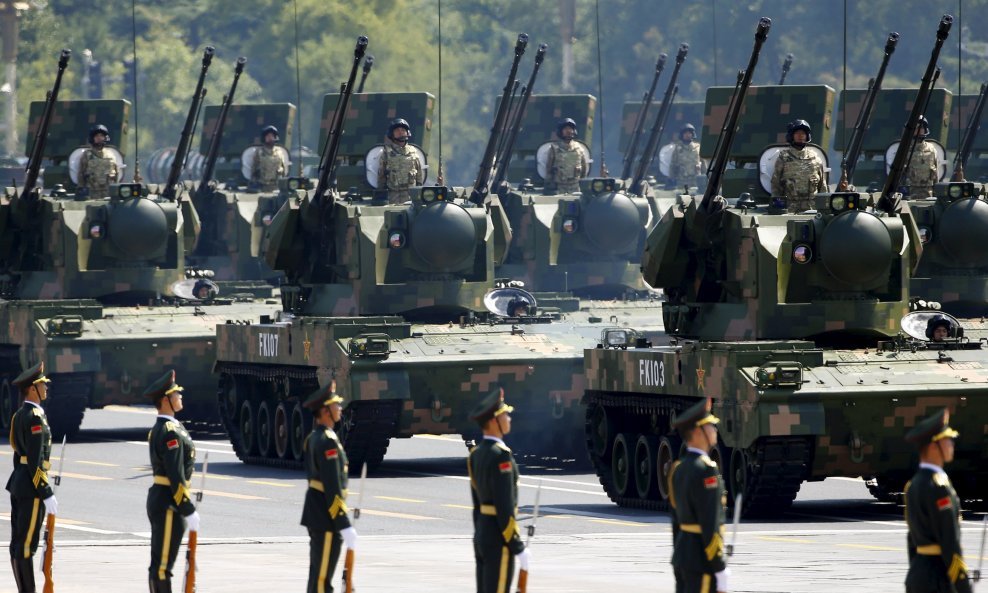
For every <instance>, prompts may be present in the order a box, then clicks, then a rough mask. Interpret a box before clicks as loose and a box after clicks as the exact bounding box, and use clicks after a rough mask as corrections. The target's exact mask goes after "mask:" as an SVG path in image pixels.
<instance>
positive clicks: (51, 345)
mask: <svg viewBox="0 0 988 593" xmlns="http://www.w3.org/2000/svg"><path fill="white" fill-rule="evenodd" d="M212 55H213V52H212V48H208V49H207V50H206V52H205V53H204V57H203V65H202V70H201V75H200V80H199V88H197V90H196V95H195V96H196V97H200V96H201V95H200V93H201V87H202V83H203V80H204V78H205V75H206V70H207V69H208V66H209V63H210V61H211V59H212ZM68 59H69V53H68V52H67V51H66V52H63V55H62V57H61V59H60V61H59V73H58V76H57V78H56V81H55V84H54V86H53V88H52V91H51V92H50V93H49V96H48V99H47V100H46V102H45V103H44V104H43V105H39V106H36V107H35V108H34V109H32V113H33V114H34V115H35V116H36V117H32V120H31V130H32V131H33V132H34V133H33V134H31V135H30V137H31V140H30V141H29V145H28V152H29V154H30V155H31V158H30V164H29V167H28V174H27V183H26V184H25V185H24V187H23V188H22V189H21V190H20V191H18V190H17V189H16V188H8V189H7V190H6V192H5V195H4V197H3V199H2V201H0V236H2V237H3V240H2V242H0V278H2V295H0V296H2V298H3V299H4V300H2V301H0V322H2V323H3V324H4V327H6V328H8V331H7V332H6V333H5V334H4V338H3V340H2V341H0V352H2V354H0V377H2V378H0V408H2V410H0V411H2V414H0V418H2V421H3V422H4V423H8V422H9V419H10V415H11V413H12V410H13V409H15V407H16V404H17V401H16V394H15V393H14V391H13V390H12V388H11V385H10V380H11V379H12V378H13V377H15V376H16V375H17V374H19V373H20V371H21V369H22V368H24V367H26V366H29V365H31V364H34V363H35V362H37V361H39V360H43V361H45V370H46V372H47V374H48V376H49V377H51V378H52V381H53V382H52V387H51V389H50V391H49V399H48V418H49V421H50V423H51V426H52V430H53V432H54V433H55V434H67V435H70V436H71V435H73V434H75V432H76V431H78V429H79V426H80V424H81V422H82V417H83V414H84V412H85V409H86V408H100V407H103V406H106V405H110V404H124V405H127V404H135V403H146V402H144V400H143V399H142V398H141V392H142V391H143V389H144V387H145V386H146V385H148V384H149V382H151V381H153V380H155V379H156V378H157V377H158V376H159V375H160V373H161V371H162V369H164V368H169V367H171V368H177V369H179V370H180V371H181V374H182V382H183V384H184V385H185V386H186V388H187V390H188V391H187V394H186V402H185V403H186V411H185V412H184V413H183V415H184V416H185V417H187V418H191V419H194V420H203V419H211V418H215V416H216V412H215V410H216V408H215V400H214V398H212V397H209V396H207V397H202V396H203V394H207V393H210V394H211V392H212V389H209V388H207V387H206V386H207V385H215V383H214V381H213V380H212V377H211V368H210V364H211V360H212V352H213V347H214V343H215V342H214V336H215V325H216V324H217V323H221V322H224V321H226V320H228V319H243V318H245V317H248V316H249V317H253V316H256V315H257V314H258V312H263V311H272V312H273V310H274V309H275V305H274V304H272V305H263V304H248V303H241V302H233V301H231V300H230V299H227V298H225V296H224V295H219V296H218V297H216V298H212V299H208V298H207V299H205V300H203V299H199V298H196V295H195V294H194V293H196V292H198V293H200V295H203V294H208V293H209V292H210V290H209V286H208V284H206V286H205V287H206V290H205V291H203V290H201V288H202V287H201V286H199V285H200V284H201V283H204V282H205V279H202V278H187V274H186V267H185V261H184V259H185V256H186V254H188V253H189V252H191V251H192V249H193V247H194V245H195V242H196V239H197V237H198V234H199V218H198V215H197V214H196V211H195V208H194V207H193V205H192V203H191V202H190V201H189V200H187V199H183V198H182V196H181V195H174V194H172V195H174V197H169V192H167V191H165V190H166V189H167V188H162V187H151V186H145V185H142V184H140V183H116V184H112V185H110V186H109V196H108V197H105V198H104V197H102V196H95V195H87V194H86V193H85V192H80V191H77V189H76V186H75V184H74V183H73V182H72V179H71V178H72V176H73V165H72V162H73V161H72V157H71V154H72V152H73V149H74V148H75V147H76V145H77V144H78V141H77V140H76V138H77V136H74V135H73V134H79V133H80V130H85V129H86V128H87V127H88V125H89V123H90V122H92V121H102V122H107V123H109V124H111V125H119V127H118V128H116V129H117V130H120V134H121V138H122V139H125V138H126V136H125V131H126V127H125V126H124V122H126V120H127V109H128V105H129V104H128V103H127V102H125V101H97V102H88V101H58V99H57V97H58V90H59V87H60V84H61V78H62V72H63V71H64V69H65V66H66V64H67V62H68ZM196 108H197V103H196V101H193V104H192V107H191V109H192V110H195V109H196ZM95 117H99V118H105V119H98V120H94V119H93V118H95ZM185 131H186V132H188V130H185ZM121 146H123V143H121ZM104 150H105V149H104ZM45 157H49V158H51V159H52V161H53V162H54V164H53V165H51V166H49V168H48V171H47V172H46V175H47V177H48V179H49V181H53V180H54V182H55V186H54V187H53V189H52V190H51V191H49V192H47V193H46V192H44V191H42V189H41V188H40V186H38V185H37V180H38V177H39V174H40V170H41V165H42V162H43V159H44V158H45ZM59 180H61V182H60V181H59ZM63 182H64V185H63ZM213 296H214V297H215V296H216V295H213Z"/></svg>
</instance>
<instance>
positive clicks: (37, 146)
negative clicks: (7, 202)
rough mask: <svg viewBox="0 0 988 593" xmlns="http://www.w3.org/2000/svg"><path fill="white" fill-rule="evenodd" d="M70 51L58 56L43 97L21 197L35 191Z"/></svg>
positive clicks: (65, 50)
mask: <svg viewBox="0 0 988 593" xmlns="http://www.w3.org/2000/svg"><path fill="white" fill-rule="evenodd" d="M71 57H72V51H71V50H68V49H63V50H62V53H61V55H60V56H59V57H58V74H56V75H55V84H54V85H52V87H51V90H50V91H48V94H47V96H46V97H45V110H44V113H43V114H42V116H41V121H40V122H39V124H38V131H37V133H36V134H35V138H34V147H33V148H32V149H31V156H30V158H29V159H28V162H27V175H26V176H25V178H24V190H23V191H22V192H21V199H27V198H28V197H30V196H31V195H32V194H33V193H34V191H35V187H34V186H35V185H37V183H38V175H40V174H41V161H42V159H44V156H45V141H46V140H47V139H48V126H49V124H51V118H52V114H53V113H54V110H55V101H57V100H58V90H59V89H60V88H61V87H62V75H63V74H65V68H66V66H68V65H69V58H71Z"/></svg>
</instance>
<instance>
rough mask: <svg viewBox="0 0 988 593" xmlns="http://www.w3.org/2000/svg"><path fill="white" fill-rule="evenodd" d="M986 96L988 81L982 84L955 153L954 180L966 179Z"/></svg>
mask: <svg viewBox="0 0 988 593" xmlns="http://www.w3.org/2000/svg"><path fill="white" fill-rule="evenodd" d="M986 97H988V83H984V84H982V85H981V90H980V92H979V93H978V100H977V102H976V103H975V104H974V112H973V113H971V119H969V120H968V122H967V127H966V128H965V129H964V138H963V139H962V140H961V144H960V146H959V147H958V150H957V154H956V155H954V175H953V180H954V181H964V167H966V166H967V159H968V157H969V156H970V155H971V149H972V148H974V139H975V137H977V135H978V130H980V129H981V114H982V113H984V110H985V99H986Z"/></svg>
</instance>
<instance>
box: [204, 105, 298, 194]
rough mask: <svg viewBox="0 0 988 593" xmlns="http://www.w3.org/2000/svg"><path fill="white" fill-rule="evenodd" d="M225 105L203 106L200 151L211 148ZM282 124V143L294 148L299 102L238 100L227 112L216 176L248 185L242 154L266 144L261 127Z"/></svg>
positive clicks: (280, 141)
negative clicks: (250, 101)
mask: <svg viewBox="0 0 988 593" xmlns="http://www.w3.org/2000/svg"><path fill="white" fill-rule="evenodd" d="M221 109H222V105H207V106H206V107H205V108H203V114H202V133H201V134H199V138H200V142H199V152H200V154H202V155H205V154H207V153H208V152H209V142H210V140H211V139H212V137H213V129H214V128H215V127H216V122H217V120H218V119H219V116H220V110H221ZM265 126H274V127H276V128H278V135H279V139H278V142H277V145H278V146H283V147H285V148H286V149H289V150H291V149H292V134H293V133H294V130H295V106H294V105H292V104H291V103H240V104H237V103H234V104H233V105H231V106H230V110H229V112H228V113H227V116H226V123H225V124H224V126H223V142H222V143H220V158H219V160H218V161H217V163H216V170H215V172H214V173H213V178H214V179H215V180H216V181H219V182H221V183H225V184H228V185H236V186H244V185H247V182H248V181H249V180H248V179H244V176H243V174H242V173H241V164H240V155H241V154H243V152H244V150H246V149H247V147H249V146H257V145H259V144H263V143H264V140H263V139H262V138H261V128H263V127H265Z"/></svg>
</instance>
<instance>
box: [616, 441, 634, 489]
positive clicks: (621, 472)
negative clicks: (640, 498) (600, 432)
mask: <svg viewBox="0 0 988 593" xmlns="http://www.w3.org/2000/svg"><path fill="white" fill-rule="evenodd" d="M632 438H633V437H632V436H631V435H627V434H623V433H622V434H619V435H617V436H616V437H614V444H613V445H612V446H611V479H612V480H613V481H614V490H615V491H616V492H617V493H618V495H619V496H628V495H629V494H630V487H631V486H632V478H631V473H632V468H631V466H632V457H631V454H632V451H631V447H630V446H629V445H628V441H630V440H632Z"/></svg>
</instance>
